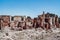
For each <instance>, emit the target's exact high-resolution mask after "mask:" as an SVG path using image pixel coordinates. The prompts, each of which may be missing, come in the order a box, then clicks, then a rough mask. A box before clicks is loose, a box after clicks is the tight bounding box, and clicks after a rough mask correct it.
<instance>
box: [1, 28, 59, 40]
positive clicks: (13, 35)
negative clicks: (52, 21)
mask: <svg viewBox="0 0 60 40" xmlns="http://www.w3.org/2000/svg"><path fill="white" fill-rule="evenodd" d="M0 40H60V29H52V30H48V31H45V30H42V29H39V28H38V29H36V30H35V29H27V30H23V31H12V30H10V31H9V32H8V36H6V34H5V32H0Z"/></svg>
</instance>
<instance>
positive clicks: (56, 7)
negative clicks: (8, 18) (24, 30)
mask: <svg viewBox="0 0 60 40" xmlns="http://www.w3.org/2000/svg"><path fill="white" fill-rule="evenodd" d="M43 11H45V12H50V13H55V14H57V15H58V16H60V0H0V15H22V16H23V15H26V16H31V17H32V18H33V17H36V16H38V15H40V14H42V12H43Z"/></svg>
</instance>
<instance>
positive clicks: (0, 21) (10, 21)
mask: <svg viewBox="0 0 60 40" xmlns="http://www.w3.org/2000/svg"><path fill="white" fill-rule="evenodd" d="M6 26H8V27H11V28H12V29H13V30H23V29H31V28H38V27H40V28H42V29H46V30H48V29H51V28H53V27H56V28H59V27H60V19H59V17H58V16H57V15H55V14H52V13H45V12H43V14H42V15H38V17H36V18H33V19H32V18H31V17H29V16H28V17H26V16H10V15H0V29H1V28H3V27H6Z"/></svg>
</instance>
